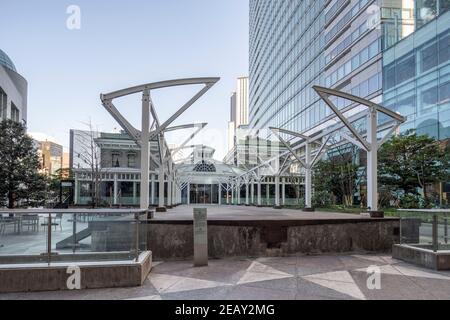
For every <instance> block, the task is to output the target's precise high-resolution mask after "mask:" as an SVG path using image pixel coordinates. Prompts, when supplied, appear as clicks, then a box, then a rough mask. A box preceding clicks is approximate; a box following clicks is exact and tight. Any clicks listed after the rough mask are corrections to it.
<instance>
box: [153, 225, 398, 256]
mask: <svg viewBox="0 0 450 320" xmlns="http://www.w3.org/2000/svg"><path fill="white" fill-rule="evenodd" d="M147 227H148V248H149V249H150V250H152V252H153V256H154V258H155V259H165V260H167V259H190V258H192V257H193V226H192V221H183V222H175V221H171V222H168V221H164V222H161V221H153V222H152V221H149V224H148V226H147ZM398 240H399V221H398V220H397V219H373V220H362V221H358V220H356V219H355V221H349V222H345V221H254V222H244V221H222V222H221V221H210V222H209V224H208V251H209V256H210V257H211V258H225V257H257V256H284V255H289V254H296V253H302V254H315V253H341V252H389V251H391V250H392V245H393V244H394V243H398Z"/></svg>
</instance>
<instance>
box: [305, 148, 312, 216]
mask: <svg viewBox="0 0 450 320" xmlns="http://www.w3.org/2000/svg"><path fill="white" fill-rule="evenodd" d="M305 148H306V152H305V153H306V154H305V156H306V166H305V171H306V172H305V206H306V208H307V209H310V208H312V165H311V144H310V143H307V144H306V147H305Z"/></svg>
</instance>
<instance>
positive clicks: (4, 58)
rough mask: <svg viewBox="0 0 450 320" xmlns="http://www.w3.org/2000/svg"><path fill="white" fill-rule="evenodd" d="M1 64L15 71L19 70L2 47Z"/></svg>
mask: <svg viewBox="0 0 450 320" xmlns="http://www.w3.org/2000/svg"><path fill="white" fill-rule="evenodd" d="M0 65H2V66H4V67H6V68H8V69H11V70H13V71H14V72H17V70H16V67H15V66H14V63H13V62H12V60H11V59H10V58H9V57H8V55H7V54H6V53H4V52H3V51H2V49H0Z"/></svg>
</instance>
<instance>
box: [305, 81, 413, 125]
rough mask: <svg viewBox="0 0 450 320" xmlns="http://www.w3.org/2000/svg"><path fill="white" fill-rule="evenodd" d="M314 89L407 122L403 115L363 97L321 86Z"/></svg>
mask: <svg viewBox="0 0 450 320" xmlns="http://www.w3.org/2000/svg"><path fill="white" fill-rule="evenodd" d="M313 89H314V90H315V91H316V92H317V93H318V94H319V95H320V93H323V94H326V95H329V96H336V97H340V98H344V99H347V100H350V101H353V102H357V103H360V104H362V105H365V106H367V107H370V108H375V109H376V110H377V111H379V112H381V113H384V114H385V115H387V116H389V117H391V118H393V119H395V120H397V121H399V122H402V123H403V122H405V121H406V118H405V117H403V116H402V115H400V114H398V113H396V112H394V111H392V110H389V109H387V108H385V107H383V106H381V105H379V104H377V103H375V102H372V101H370V100H367V99H364V98H361V97H358V96H355V95H352V94H349V93H346V92H342V91H339V90H335V89H329V88H325V87H321V86H313Z"/></svg>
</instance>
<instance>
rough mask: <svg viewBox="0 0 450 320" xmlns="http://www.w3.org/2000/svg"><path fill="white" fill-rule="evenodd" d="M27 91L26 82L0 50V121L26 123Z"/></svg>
mask: <svg viewBox="0 0 450 320" xmlns="http://www.w3.org/2000/svg"><path fill="white" fill-rule="evenodd" d="M27 91H28V84H27V81H26V80H25V78H24V77H22V76H21V75H20V74H19V73H18V72H17V70H16V67H15V66H14V63H13V62H12V60H11V59H10V58H9V57H8V55H7V54H6V53H5V52H3V51H2V50H1V49H0V120H6V119H12V120H14V121H16V122H19V121H23V122H24V123H26V122H27Z"/></svg>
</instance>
